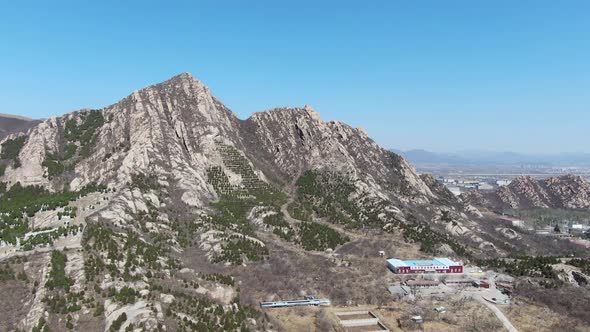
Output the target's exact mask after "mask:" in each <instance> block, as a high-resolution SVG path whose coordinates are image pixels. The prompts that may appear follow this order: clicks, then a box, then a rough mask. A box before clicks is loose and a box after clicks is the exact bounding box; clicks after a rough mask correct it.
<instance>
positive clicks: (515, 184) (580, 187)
mask: <svg viewBox="0 0 590 332" xmlns="http://www.w3.org/2000/svg"><path fill="white" fill-rule="evenodd" d="M463 199H464V200H466V201H468V202H472V203H474V204H476V205H480V206H488V207H492V208H514V209H518V208H524V209H530V208H558V209H589V208H590V184H589V183H588V182H587V181H586V180H585V179H584V178H583V177H581V176H576V175H564V176H560V177H551V178H547V179H542V180H536V179H534V178H532V177H530V176H523V177H518V178H516V179H514V180H513V181H512V183H510V185H508V186H505V187H500V188H499V189H498V190H497V191H495V192H492V193H489V194H487V193H486V194H482V193H479V192H474V193H469V194H466V195H464V196H463Z"/></svg>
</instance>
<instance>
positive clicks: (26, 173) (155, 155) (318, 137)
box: [4, 74, 448, 206]
mask: <svg viewBox="0 0 590 332" xmlns="http://www.w3.org/2000/svg"><path fill="white" fill-rule="evenodd" d="M88 112H91V111H90V110H82V111H78V112H74V113H71V114H67V115H65V116H62V117H58V118H51V119H48V120H45V121H43V122H42V123H40V124H39V125H37V126H35V127H34V128H32V129H31V130H29V131H28V133H27V134H26V135H27V140H26V142H25V144H24V146H23V148H22V150H21V151H20V154H19V158H20V159H21V160H23V161H26V162H23V163H22V164H23V166H21V167H19V168H12V167H10V166H9V167H8V168H7V169H6V172H5V173H6V175H5V177H4V179H5V180H6V181H7V182H8V183H9V184H13V183H16V182H21V183H26V184H39V185H43V186H46V187H48V188H50V189H54V190H55V189H59V188H60V187H61V186H63V185H66V186H67V187H68V188H70V189H71V190H77V189H79V188H81V187H83V186H84V185H86V184H88V183H91V182H100V183H104V184H106V185H107V186H109V187H115V188H120V187H122V186H124V185H125V184H126V183H127V182H129V181H130V177H131V175H132V174H136V173H143V174H154V175H156V176H157V177H158V179H159V180H160V181H161V182H162V183H163V184H166V183H170V182H174V183H176V184H177V185H178V186H179V189H180V190H182V191H183V195H182V199H183V201H184V202H185V203H187V204H189V205H192V206H203V205H205V204H206V203H207V202H209V201H210V200H212V199H214V198H215V197H216V193H215V191H214V190H213V188H212V187H211V186H210V185H209V184H207V181H206V178H207V176H206V170H207V169H209V168H210V167H212V166H219V165H221V166H223V165H222V164H223V163H222V162H221V159H222V158H221V156H220V154H219V151H218V149H217V147H218V146H219V144H225V145H229V146H233V147H235V148H236V149H237V150H239V151H240V152H241V153H242V154H243V155H244V156H245V157H246V158H248V160H250V162H252V164H253V165H254V166H255V169H256V170H257V172H258V173H259V175H260V176H261V177H262V178H264V179H265V180H270V181H272V182H275V183H277V184H279V185H280V184H285V183H288V182H290V181H291V180H292V179H293V178H294V177H296V176H297V175H298V174H301V172H302V171H304V170H307V169H329V170H338V171H341V172H343V173H347V174H349V175H351V176H352V177H353V178H357V179H359V180H361V181H363V182H364V183H365V184H366V185H367V187H368V188H370V189H371V190H372V191H375V192H378V193H379V195H384V196H385V197H388V198H389V199H391V200H393V201H395V202H400V204H401V203H403V204H407V203H412V204H426V203H428V202H430V201H432V200H435V199H437V198H438V196H440V195H441V194H440V193H441V192H440V190H438V189H437V191H438V194H436V193H434V192H433V191H432V189H431V186H429V185H431V183H430V182H429V184H427V183H425V182H424V180H423V179H422V178H420V177H419V176H418V175H417V174H416V172H415V170H414V169H413V168H412V167H411V166H410V165H409V164H408V163H407V161H406V160H405V159H403V158H402V157H400V156H398V155H396V154H394V153H392V152H389V151H387V150H385V149H383V148H381V147H379V146H378V145H377V144H376V143H375V142H374V141H372V140H371V139H370V138H369V137H368V136H367V134H366V133H365V132H364V131H362V130H360V129H355V128H352V127H350V126H348V125H346V124H344V123H341V122H336V121H331V122H323V121H322V119H321V118H320V116H319V114H318V113H317V112H316V111H314V110H313V109H312V108H311V107H309V106H306V107H304V108H278V109H272V110H269V111H265V112H260V113H256V114H254V115H252V116H251V117H250V118H248V119H247V120H240V119H238V118H237V117H236V116H235V114H234V113H232V112H231V111H230V110H229V109H228V108H227V107H225V106H224V105H223V104H222V103H221V102H219V101H218V100H217V99H215V98H214V97H213V96H212V95H211V93H210V91H209V89H208V88H207V87H206V86H204V85H203V84H202V83H201V82H199V81H198V80H196V79H194V78H193V77H192V76H191V75H190V74H181V75H179V76H176V77H173V78H172V79H170V80H168V81H166V82H163V83H161V84H156V85H153V86H150V87H147V88H144V89H141V90H139V91H135V92H133V93H132V94H131V95H129V96H128V97H126V98H124V99H123V100H121V101H120V102H118V103H116V104H113V105H111V106H108V107H105V108H104V109H102V110H98V112H100V115H102V117H104V123H103V124H102V125H100V126H97V127H96V128H94V130H95V133H92V135H94V136H93V137H92V140H91V142H90V143H89V144H92V148H91V153H89V154H88V155H87V156H84V157H79V158H78V160H77V161H75V163H72V164H73V166H72V167H71V169H70V170H69V171H66V172H64V173H63V174H62V175H60V177H52V176H49V175H48V169H47V167H45V166H43V161H45V160H47V158H48V155H51V154H63V153H64V151H65V150H66V148H67V145H68V144H75V145H78V149H80V148H81V144H80V143H79V142H73V143H72V142H69V141H68V140H67V139H65V138H64V137H66V136H68V133H69V131H68V130H69V129H68V128H67V126H68V122H72V123H74V124H75V125H78V126H83V125H84V123H85V122H84V121H85V119H86V118H87V117H89V115H88V114H89V113H88ZM19 135H20V134H19ZM14 136H15V135H12V136H11V137H14ZM66 168H67V167H66ZM266 177H268V179H266ZM50 178H53V179H50ZM57 178H59V179H60V180H59V181H57V180H56V179H57ZM442 195H445V196H448V195H446V194H445V193H442ZM447 198H448V197H445V199H447Z"/></svg>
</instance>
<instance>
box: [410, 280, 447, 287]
mask: <svg viewBox="0 0 590 332" xmlns="http://www.w3.org/2000/svg"><path fill="white" fill-rule="evenodd" d="M439 284H440V281H438V280H408V281H406V285H408V286H436V285H439Z"/></svg>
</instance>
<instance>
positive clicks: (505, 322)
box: [474, 296, 518, 332]
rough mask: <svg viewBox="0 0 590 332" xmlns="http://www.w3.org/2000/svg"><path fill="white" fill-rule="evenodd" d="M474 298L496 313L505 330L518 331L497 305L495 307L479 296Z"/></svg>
mask: <svg viewBox="0 0 590 332" xmlns="http://www.w3.org/2000/svg"><path fill="white" fill-rule="evenodd" d="M474 298H475V299H476V300H477V301H479V302H481V303H482V304H483V305H485V306H486V307H488V308H490V310H492V312H493V313H494V314H495V315H496V317H498V319H499V320H500V321H501V322H502V324H503V325H504V327H505V328H506V330H508V331H509V332H518V330H517V329H516V327H514V325H512V323H510V320H508V317H506V315H504V313H503V312H502V311H501V310H500V309H498V307H496V305H495V304H493V303H491V302H488V301H486V300H485V299H484V298H483V297H481V296H474Z"/></svg>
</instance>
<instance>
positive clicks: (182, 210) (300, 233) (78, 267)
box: [0, 74, 483, 330]
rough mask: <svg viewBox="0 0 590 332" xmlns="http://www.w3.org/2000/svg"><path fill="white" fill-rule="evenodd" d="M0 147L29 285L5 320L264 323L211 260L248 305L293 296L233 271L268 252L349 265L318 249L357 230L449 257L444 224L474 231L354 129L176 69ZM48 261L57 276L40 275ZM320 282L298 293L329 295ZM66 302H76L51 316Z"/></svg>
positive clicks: (7, 220)
mask: <svg viewBox="0 0 590 332" xmlns="http://www.w3.org/2000/svg"><path fill="white" fill-rule="evenodd" d="M0 146H1V148H0V165H1V168H2V173H1V174H0V175H1V178H0V181H1V182H2V183H3V185H2V186H0V213H1V214H0V215H1V216H2V217H1V219H0V221H1V222H0V236H1V237H0V241H1V242H0V262H2V261H8V262H10V263H8V265H7V266H6V268H7V269H9V270H10V271H24V272H23V273H26V274H27V275H29V276H30V278H31V279H32V280H34V281H35V282H36V284H37V285H38V284H41V287H40V288H39V289H37V288H34V289H33V288H32V287H33V286H32V285H30V284H28V285H24V286H23V287H25V288H27V290H26V291H27V292H29V294H32V295H31V296H30V298H27V300H26V301H25V302H24V303H26V305H25V306H24V307H23V308H22V310H23V311H24V312H26V315H25V316H24V317H19V318H18V319H17V320H16V321H14V322H13V323H11V324H13V325H11V327H12V328H14V327H18V328H20V329H27V330H28V329H30V328H31V327H32V326H33V325H37V326H39V324H40V325H42V323H43V322H42V320H45V319H47V316H44V315H43V312H44V311H45V310H46V309H48V308H49V312H50V313H51V315H49V319H48V321H46V322H45V323H46V324H49V325H50V326H51V327H52V328H53V329H58V330H59V329H63V328H64V324H65V325H68V324H69V325H73V326H75V328H76V329H83V328H90V329H105V330H108V329H109V328H110V327H112V326H117V324H119V325H121V324H122V325H121V328H127V327H128V326H130V325H132V324H134V326H138V325H139V324H141V325H142V326H143V327H144V328H146V329H148V330H156V329H160V328H159V326H161V325H162V324H164V325H166V326H167V327H168V328H169V330H170V329H172V330H174V329H182V328H184V329H187V330H191V329H195V326H202V325H200V324H205V325H206V326H209V328H210V329H211V330H220V329H221V330H223V329H228V330H235V329H236V326H240V329H242V327H243V328H244V329H245V328H246V327H248V328H251V329H255V330H264V329H266V328H268V326H267V325H265V324H268V322H266V321H265V319H264V318H257V316H256V314H255V313H254V312H251V311H250V309H248V308H242V307H241V304H243V303H242V302H243V301H244V300H242V302H240V301H239V300H237V298H238V295H239V294H238V293H237V292H238V291H239V289H240V287H237V282H236V283H234V279H233V278H232V277H230V276H229V275H225V274H224V275H220V274H219V272H223V273H228V274H231V275H237V276H240V278H242V279H241V280H243V281H244V282H246V283H251V284H249V285H250V287H246V288H244V289H245V290H243V293H242V295H243V296H244V298H246V299H249V300H248V301H250V302H249V303H252V302H253V301H255V299H256V298H258V299H260V296H265V295H264V294H266V293H271V294H272V292H274V293H275V294H276V293H283V294H287V295H288V296H294V295H293V293H292V292H291V293H288V292H287V290H285V289H283V288H279V289H276V290H274V291H272V290H270V289H269V287H270V285H267V284H260V283H259V282H258V281H257V280H252V279H251V276H250V274H249V273H247V272H248V271H259V272H260V271H264V270H265V269H266V268H267V267H268V264H265V263H263V262H265V261H272V262H275V261H276V260H277V257H285V256H286V257H287V258H288V259H289V260H290V259H295V258H294V257H305V259H306V260H316V261H317V263H318V264H319V265H318V266H321V265H323V264H328V265H329V266H332V268H333V271H332V274H330V275H331V276H339V278H340V277H343V278H356V277H361V275H359V271H357V272H354V273H351V270H350V269H349V268H348V265H347V264H349V263H346V262H341V261H340V262H337V261H336V260H335V258H334V257H332V256H329V254H326V253H325V252H324V251H325V250H326V249H336V250H338V249H340V248H343V247H344V246H343V244H346V243H348V242H350V241H358V240H360V239H362V235H360V234H361V233H359V232H360V231H359V230H366V229H372V230H373V231H376V232H379V233H381V234H386V235H385V236H391V237H393V238H396V239H399V241H406V242H409V243H413V242H419V243H420V246H421V248H422V250H423V251H427V252H431V253H435V252H444V253H446V254H455V253H457V254H464V253H465V252H466V251H465V248H464V247H463V245H461V244H460V243H458V242H457V241H456V240H455V239H454V237H453V236H451V235H450V234H454V235H456V236H463V237H464V238H466V239H468V240H469V241H476V242H482V241H483V240H481V238H478V237H477V236H476V235H474V234H472V233H471V231H470V227H472V226H474V223H473V222H472V221H470V220H469V217H468V216H467V215H466V214H465V213H463V212H466V211H467V210H465V207H464V206H463V204H462V203H461V202H460V201H458V200H456V199H455V197H454V196H453V195H452V194H450V193H449V192H448V190H446V189H445V188H444V187H441V186H439V185H437V183H436V181H433V179H432V178H431V177H428V176H418V174H417V173H416V172H415V170H414V169H413V168H412V167H411V166H410V165H409V164H408V163H407V162H406V160H405V159H403V158H402V157H400V156H398V155H396V154H394V153H392V152H389V151H387V150H385V149H382V148H381V147H379V146H378V145H377V144H376V143H375V142H374V141H372V140H371V139H370V138H369V137H368V136H367V134H366V133H365V132H363V131H362V130H359V129H355V128H352V127H350V126H348V125H346V124H343V123H340V122H334V121H331V122H324V121H322V119H321V118H320V116H319V114H318V113H317V112H315V111H314V110H313V109H311V108H310V107H304V108H279V109H273V110H269V111H265V112H261V113H256V114H254V115H252V116H251V117H250V118H248V119H246V120H240V119H238V118H237V117H236V116H235V114H234V113H232V112H231V111H230V110H229V109H228V108H227V107H225V106H224V105H223V104H222V103H221V102H219V101H218V100H217V99H216V98H214V97H213V96H212V95H211V93H210V91H209V89H208V88H207V87H206V86H204V85H203V84H202V83H201V82H199V81H197V80H195V79H194V78H193V77H192V76H191V75H190V74H181V75H179V76H176V77H173V78H171V79H170V80H168V81H166V82H163V83H160V84H156V85H153V86H150V87H146V88H144V89H141V90H139V91H135V92H133V93H132V94H131V95H129V96H128V97H126V98H124V99H123V100H121V101H120V102H118V103H116V104H113V105H111V106H108V107H105V108H103V109H99V110H89V109H87V110H81V111H78V112H74V113H71V114H66V115H64V116H62V117H57V118H51V119H48V120H45V121H43V122H41V123H39V124H38V125H36V126H35V127H33V128H31V129H29V130H27V131H26V132H24V133H18V134H11V135H9V136H8V137H6V138H5V139H4V140H2V142H0ZM447 231H449V233H447ZM402 237H403V240H401V239H402ZM409 246H410V247H412V248H414V247H413V245H411V244H410V245H409ZM79 249H82V251H78V250H79ZM34 250H35V251H34ZM52 250H53V252H52V253H51V257H50V256H49V255H50V254H49V252H50V251H52ZM55 250H58V251H55ZM62 251H63V253H61V252H62ZM35 252H38V254H35ZM56 252H58V254H56ZM301 253H306V254H304V255H301ZM22 255H30V257H32V258H31V262H30V263H28V262H27V263H24V262H23V261H21V259H20V258H18V257H19V256H22ZM11 257H13V258H11ZM14 257H17V258H14ZM351 259H353V258H351ZM359 259H360V257H359ZM295 261H296V262H298V263H297V264H303V265H297V264H296V263H293V264H294V266H299V267H300V269H298V270H297V271H298V272H290V273H289V275H290V276H292V275H294V274H296V273H302V272H301V271H303V270H304V269H303V268H304V267H305V266H307V263H306V262H301V261H300V260H295ZM50 262H51V264H50V266H51V269H54V268H58V270H57V271H54V272H52V273H50V274H51V276H52V278H54V277H55V276H59V280H52V279H50V280H49V285H52V287H44V286H43V285H46V284H47V282H48V280H47V271H46V269H47V266H48V264H49V263H50ZM273 264H275V263H273ZM56 266H57V267H56ZM43 269H45V270H43ZM249 269H253V270H249ZM41 270H43V271H44V272H39V271H41ZM3 271H4V270H3ZM52 271H53V270H52ZM316 272H317V273H320V271H316ZM342 272H345V273H342ZM15 273H16V272H15ZM322 274H323V272H322ZM302 277H305V276H302ZM381 277H382V276H381ZM375 280H377V279H375ZM257 282H258V283H257ZM88 284H93V285H94V287H93V289H90V288H88V289H87V287H86V286H87V285H88ZM329 285H330V283H328V282H322V283H319V284H317V285H310V286H309V288H308V289H309V291H313V292H320V293H322V294H330V293H331V292H333V291H334V290H333V289H331V288H330V287H329ZM34 287H37V286H34ZM277 287H279V286H277ZM280 287H286V284H282V286H280ZM69 289H72V290H73V292H68V290H69ZM82 289H86V290H85V291H84V292H82V291H81V290H82ZM37 292H38V293H37ZM244 293H245V294H244ZM261 293H262V294H261ZM360 296H364V294H360V295H359V297H360ZM239 298H240V299H241V298H242V297H239ZM195 301H196V302H195ZM236 301H237V302H236ZM63 303H72V304H71V305H72V306H71V307H70V306H69V305H66V307H65V308H63V307H62V304H63ZM240 303H241V304H240ZM195 306H196V307H199V308H203V310H205V309H204V308H207V310H211V312H213V311H214V310H215V312H216V313H217V314H216V316H217V317H219V316H222V315H227V316H232V317H239V321H238V320H237V318H236V320H233V319H229V320H226V319H224V320H217V319H214V318H213V317H212V316H211V315H200V314H198V313H197V312H193V311H192V309H189V308H190V307H195ZM79 307H81V308H84V310H83V312H85V314H80V315H74V317H73V318H67V316H66V315H67V314H68V313H70V312H71V311H69V310H74V311H76V310H75V309H77V308H79ZM91 308H92V310H94V309H95V308H96V310H97V312H96V313H95V314H94V315H93V314H92V313H91V312H90V309H91ZM98 308H102V309H101V310H98ZM149 308H156V309H155V310H152V309H149ZM219 308H221V309H219ZM77 310H79V309H77ZM164 311H165V312H166V313H167V315H166V316H165V317H164V316H163V315H162V312H164ZM218 311H220V312H218ZM122 313H125V314H126V317H125V319H123V318H122V317H123V316H122ZM187 317H188V318H187ZM257 319H258V321H257ZM252 320H253V321H252ZM45 323H43V324H45ZM236 324H237V325H236ZM193 325H194V326H193ZM0 328H2V327H0ZM8 329H10V328H8Z"/></svg>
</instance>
